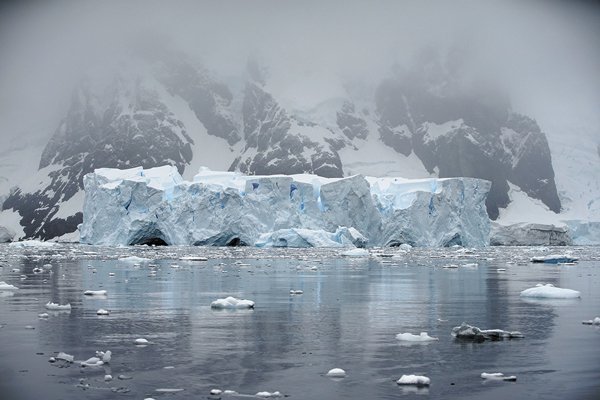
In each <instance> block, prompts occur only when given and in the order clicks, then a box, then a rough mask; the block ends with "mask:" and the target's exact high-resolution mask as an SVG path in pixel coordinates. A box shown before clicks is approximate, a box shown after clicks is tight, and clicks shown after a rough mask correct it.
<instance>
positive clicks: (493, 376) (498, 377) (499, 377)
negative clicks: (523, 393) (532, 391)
mask: <svg viewBox="0 0 600 400" xmlns="http://www.w3.org/2000/svg"><path fill="white" fill-rule="evenodd" d="M481 379H488V380H494V381H510V382H515V381H516V380H517V377H516V376H514V375H510V376H506V375H504V374H503V373H502V372H492V373H487V372H482V373H481Z"/></svg>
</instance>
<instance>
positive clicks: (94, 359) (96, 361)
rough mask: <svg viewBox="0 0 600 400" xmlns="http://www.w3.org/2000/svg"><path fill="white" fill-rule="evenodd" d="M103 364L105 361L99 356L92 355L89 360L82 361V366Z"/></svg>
mask: <svg viewBox="0 0 600 400" xmlns="http://www.w3.org/2000/svg"><path fill="white" fill-rule="evenodd" d="M101 365H104V361H102V360H101V359H100V358H98V357H90V358H88V359H87V360H85V361H82V362H81V366H82V367H99V366H101Z"/></svg>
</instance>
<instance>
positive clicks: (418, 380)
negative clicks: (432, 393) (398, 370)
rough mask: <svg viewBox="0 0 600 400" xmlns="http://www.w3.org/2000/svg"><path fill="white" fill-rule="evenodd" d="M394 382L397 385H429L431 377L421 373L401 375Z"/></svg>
mask: <svg viewBox="0 0 600 400" xmlns="http://www.w3.org/2000/svg"><path fill="white" fill-rule="evenodd" d="M396 383H397V384H398V385H414V386H429V384H430V383H431V379H429V378H428V377H426V376H422V375H402V376H401V377H400V379H398V380H397V381H396Z"/></svg>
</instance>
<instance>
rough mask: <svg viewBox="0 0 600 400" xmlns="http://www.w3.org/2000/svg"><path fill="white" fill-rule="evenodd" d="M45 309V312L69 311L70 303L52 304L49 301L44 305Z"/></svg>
mask: <svg viewBox="0 0 600 400" xmlns="http://www.w3.org/2000/svg"><path fill="white" fill-rule="evenodd" d="M46 309H47V310H70V309H71V304H70V303H67V304H58V303H52V302H51V301H49V302H47V303H46Z"/></svg>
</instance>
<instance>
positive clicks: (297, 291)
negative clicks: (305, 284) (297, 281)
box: [290, 289, 304, 294]
mask: <svg viewBox="0 0 600 400" xmlns="http://www.w3.org/2000/svg"><path fill="white" fill-rule="evenodd" d="M303 293H304V291H302V290H294V289H292V290H290V294H303Z"/></svg>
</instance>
